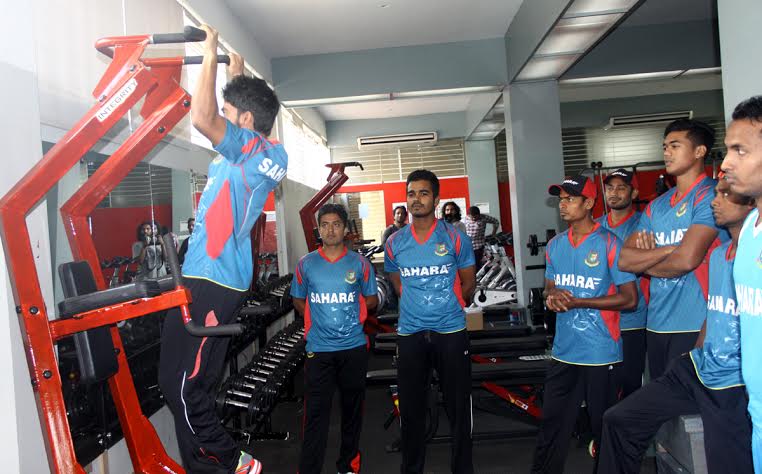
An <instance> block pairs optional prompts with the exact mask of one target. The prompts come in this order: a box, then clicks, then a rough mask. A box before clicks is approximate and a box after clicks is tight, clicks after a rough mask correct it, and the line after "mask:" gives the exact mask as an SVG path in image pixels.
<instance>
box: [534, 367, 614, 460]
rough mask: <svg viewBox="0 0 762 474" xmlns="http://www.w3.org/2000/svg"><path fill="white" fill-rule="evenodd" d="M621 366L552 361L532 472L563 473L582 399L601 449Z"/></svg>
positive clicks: (546, 380) (546, 382)
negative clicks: (608, 412) (608, 410)
mask: <svg viewBox="0 0 762 474" xmlns="http://www.w3.org/2000/svg"><path fill="white" fill-rule="evenodd" d="M621 365H622V364H612V365H601V366H586V365H574V364H567V363H564V362H559V361H557V360H554V361H552V362H551V365H550V368H549V369H548V373H547V374H546V376H545V394H544V400H543V404H542V424H541V426H540V432H539V435H538V436H537V447H536V448H535V452H534V463H533V465H532V471H531V472H532V473H543V474H556V473H558V474H560V473H562V472H564V463H565V462H566V452H567V449H568V447H569V439H570V438H571V435H572V432H573V431H574V423H575V422H576V421H577V415H578V414H579V407H580V405H581V404H582V401H583V400H585V401H586V403H587V410H588V414H589V415H590V426H591V428H592V431H593V440H594V441H595V444H596V446H600V439H601V426H602V422H603V413H604V412H605V411H606V410H607V409H608V408H609V407H611V406H612V405H614V404H615V403H616V400H617V394H618V392H619V372H620V370H621ZM601 472H602V473H606V474H608V473H607V472H606V471H601Z"/></svg>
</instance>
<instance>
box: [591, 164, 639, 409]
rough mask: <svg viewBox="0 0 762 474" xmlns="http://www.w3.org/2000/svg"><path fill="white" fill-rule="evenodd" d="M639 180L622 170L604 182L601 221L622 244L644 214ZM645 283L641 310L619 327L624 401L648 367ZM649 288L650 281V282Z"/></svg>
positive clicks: (624, 316)
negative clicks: (637, 203)
mask: <svg viewBox="0 0 762 474" xmlns="http://www.w3.org/2000/svg"><path fill="white" fill-rule="evenodd" d="M636 183H637V179H636V178H635V175H634V174H633V173H632V171H628V170H626V169H624V168H619V169H618V170H616V171H614V172H613V173H611V174H609V175H608V176H606V179H604V180H603V185H604V192H605V196H606V204H607V205H608V207H609V213H608V214H605V215H603V216H601V217H600V218H599V219H598V220H597V221H598V222H599V223H600V224H601V226H603V227H604V228H606V229H608V230H610V231H611V232H613V233H614V235H616V236H617V237H619V240H621V241H622V242H624V241H626V240H627V238H628V237H629V236H630V234H632V233H633V232H635V230H636V228H637V226H638V223H639V222H640V212H635V209H633V206H632V201H633V199H635V198H637V197H638V189H637V185H636ZM643 284H644V282H643V279H642V278H640V279H638V306H637V308H635V309H634V310H631V311H622V312H621V319H620V321H619V327H620V329H621V330H622V353H623V357H624V360H623V361H622V377H621V382H622V398H624V397H626V396H627V395H629V394H631V393H632V392H634V391H635V390H637V389H639V388H640V386H641V385H642V383H643V370H644V369H645V366H646V314H647V313H648V307H647V305H646V299H645V297H644V296H643V292H642V291H640V288H642V286H643ZM646 284H647V279H646Z"/></svg>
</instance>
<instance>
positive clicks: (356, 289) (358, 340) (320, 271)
mask: <svg viewBox="0 0 762 474" xmlns="http://www.w3.org/2000/svg"><path fill="white" fill-rule="evenodd" d="M376 293H378V290H377V287H376V274H375V272H374V271H373V266H372V265H371V264H370V263H369V262H368V260H366V259H365V257H363V256H362V255H360V254H358V253H357V252H354V251H347V249H346V247H345V248H344V253H342V254H341V256H339V258H337V259H336V260H334V261H331V260H329V259H328V257H326V255H325V254H324V253H323V248H322V247H320V248H318V250H315V251H313V252H310V253H308V254H307V255H305V256H304V257H302V258H301V259H300V260H299V263H298V264H297V265H296V272H294V278H293V281H292V282H291V296H293V297H294V298H302V299H305V300H306V307H305V309H304V337H305V338H306V339H307V351H308V352H335V351H342V350H345V349H354V348H355V347H359V346H362V345H365V344H366V343H367V339H366V338H365V334H364V333H363V323H365V318H366V317H367V315H368V311H367V308H366V307H365V297H366V296H373V295H375V294H376Z"/></svg>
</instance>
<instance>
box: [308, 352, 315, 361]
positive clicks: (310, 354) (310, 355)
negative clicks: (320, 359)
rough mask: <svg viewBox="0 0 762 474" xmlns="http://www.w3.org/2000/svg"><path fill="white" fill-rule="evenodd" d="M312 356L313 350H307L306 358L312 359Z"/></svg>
mask: <svg viewBox="0 0 762 474" xmlns="http://www.w3.org/2000/svg"><path fill="white" fill-rule="evenodd" d="M313 357H315V353H314V352H308V353H307V358H308V359H312V358H313Z"/></svg>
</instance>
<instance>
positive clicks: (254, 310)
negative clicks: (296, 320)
mask: <svg viewBox="0 0 762 474" xmlns="http://www.w3.org/2000/svg"><path fill="white" fill-rule="evenodd" d="M274 312H275V308H274V307H273V306H271V305H269V304H263V305H259V306H244V307H243V308H241V310H240V311H239V312H238V314H240V315H241V316H264V315H267V314H272V313H274Z"/></svg>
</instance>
